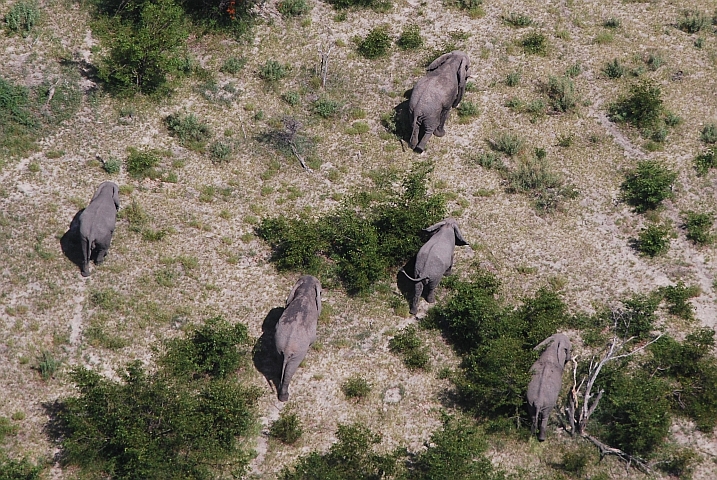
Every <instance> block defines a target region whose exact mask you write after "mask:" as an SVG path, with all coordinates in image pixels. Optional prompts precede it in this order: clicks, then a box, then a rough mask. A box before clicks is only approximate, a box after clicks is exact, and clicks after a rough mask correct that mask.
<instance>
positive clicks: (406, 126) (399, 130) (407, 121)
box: [392, 89, 413, 143]
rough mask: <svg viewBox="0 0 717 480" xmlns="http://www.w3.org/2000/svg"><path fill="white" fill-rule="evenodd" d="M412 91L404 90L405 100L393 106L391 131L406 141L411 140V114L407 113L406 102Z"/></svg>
mask: <svg viewBox="0 0 717 480" xmlns="http://www.w3.org/2000/svg"><path fill="white" fill-rule="evenodd" d="M412 92H413V89H410V90H406V91H405V92H404V94H403V98H404V99H405V100H404V101H403V102H401V103H399V104H398V105H396V106H395V107H393V120H394V122H395V125H394V126H393V127H392V129H393V133H394V134H395V135H396V136H397V137H398V138H400V139H401V140H403V141H405V142H406V143H409V142H410V141H411V133H412V126H411V116H410V115H409V113H408V103H409V101H410V99H411V93H412Z"/></svg>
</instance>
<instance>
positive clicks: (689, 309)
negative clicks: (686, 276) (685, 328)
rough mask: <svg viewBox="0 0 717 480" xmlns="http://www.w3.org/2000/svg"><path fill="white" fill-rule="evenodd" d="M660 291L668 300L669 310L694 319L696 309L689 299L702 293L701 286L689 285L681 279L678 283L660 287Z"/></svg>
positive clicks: (685, 317)
mask: <svg viewBox="0 0 717 480" xmlns="http://www.w3.org/2000/svg"><path fill="white" fill-rule="evenodd" d="M659 292H660V293H661V294H662V295H663V297H664V298H665V302H667V311H668V312H670V313H671V314H672V315H676V316H678V317H680V318H683V319H685V320H694V317H695V309H694V307H693V306H692V304H690V303H689V302H688V300H689V299H690V298H693V297H697V296H698V295H699V294H700V287H697V286H693V287H688V286H686V285H685V284H684V282H682V280H680V281H679V282H677V285H668V286H666V287H660V289H659Z"/></svg>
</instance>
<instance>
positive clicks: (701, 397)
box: [644, 328, 717, 432]
mask: <svg viewBox="0 0 717 480" xmlns="http://www.w3.org/2000/svg"><path fill="white" fill-rule="evenodd" d="M714 335H715V332H714V330H712V329H709V328H701V329H698V330H696V331H694V332H692V333H690V334H689V335H687V338H686V339H685V340H684V341H683V342H678V341H677V340H675V339H674V338H672V337H670V336H668V335H665V336H663V337H661V338H660V339H659V340H658V341H657V342H655V343H653V344H652V345H650V347H649V350H650V353H651V354H652V358H650V359H649V360H648V362H647V363H646V365H645V367H644V368H645V370H646V371H648V372H655V373H656V374H657V375H660V376H662V377H664V378H666V379H668V380H669V381H671V382H672V389H673V391H677V392H680V395H679V396H673V397H671V400H672V409H673V410H674V411H675V412H677V413H680V414H685V415H687V416H688V417H690V418H692V419H693V420H694V421H695V423H696V424H697V428H699V429H700V430H702V431H704V432H712V430H713V429H714V427H715V425H717V359H715V357H714V356H712V355H711V350H712V348H713V347H714V344H715V339H714Z"/></svg>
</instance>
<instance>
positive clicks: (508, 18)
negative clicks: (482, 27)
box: [501, 12, 535, 28]
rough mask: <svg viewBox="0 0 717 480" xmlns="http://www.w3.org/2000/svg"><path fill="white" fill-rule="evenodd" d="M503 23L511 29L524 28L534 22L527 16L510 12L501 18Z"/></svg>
mask: <svg viewBox="0 0 717 480" xmlns="http://www.w3.org/2000/svg"><path fill="white" fill-rule="evenodd" d="M501 19H502V20H503V23H505V24H506V25H509V26H511V27H516V28H524V27H529V26H531V25H533V24H534V23H535V22H534V21H533V19H532V18H530V17H529V16H527V15H523V14H520V13H513V12H510V13H509V14H508V15H503V16H501Z"/></svg>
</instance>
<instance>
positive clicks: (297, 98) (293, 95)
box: [281, 90, 301, 107]
mask: <svg viewBox="0 0 717 480" xmlns="http://www.w3.org/2000/svg"><path fill="white" fill-rule="evenodd" d="M281 99H282V100H284V101H285V102H286V103H288V104H289V105H291V106H292V107H295V106H297V105H298V104H300V103H301V94H300V93H299V92H297V91H294V90H292V91H289V92H286V93H284V94H283V95H282V96H281Z"/></svg>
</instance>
